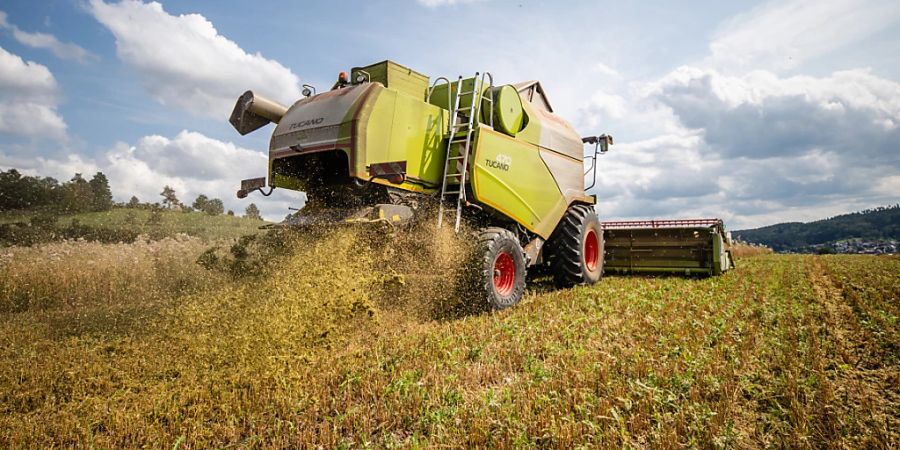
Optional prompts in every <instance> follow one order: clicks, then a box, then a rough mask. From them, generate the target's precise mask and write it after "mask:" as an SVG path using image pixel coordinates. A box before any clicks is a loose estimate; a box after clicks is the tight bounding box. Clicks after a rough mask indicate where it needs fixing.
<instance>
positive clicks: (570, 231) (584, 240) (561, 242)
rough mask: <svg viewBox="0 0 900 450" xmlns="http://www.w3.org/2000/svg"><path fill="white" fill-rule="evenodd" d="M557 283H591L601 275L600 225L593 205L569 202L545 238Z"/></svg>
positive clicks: (567, 284) (601, 243)
mask: <svg viewBox="0 0 900 450" xmlns="http://www.w3.org/2000/svg"><path fill="white" fill-rule="evenodd" d="M546 250H547V252H548V256H549V259H550V265H551V268H552V270H553V279H554V281H555V282H556V284H557V285H558V286H562V287H569V286H574V285H577V284H594V283H596V282H597V281H599V280H600V277H601V276H602V275H603V229H602V228H601V227H600V219H599V218H597V214H595V213H594V208H593V207H590V206H587V205H572V206H570V207H569V209H568V210H567V211H566V215H565V216H563V218H562V220H561V221H560V222H559V224H558V225H557V226H556V230H554V231H553V234H552V235H551V236H550V239H549V240H548V241H547V249H546Z"/></svg>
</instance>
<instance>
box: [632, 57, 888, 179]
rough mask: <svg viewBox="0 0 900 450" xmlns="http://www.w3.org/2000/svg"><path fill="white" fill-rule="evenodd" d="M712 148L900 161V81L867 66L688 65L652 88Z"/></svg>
mask: <svg viewBox="0 0 900 450" xmlns="http://www.w3.org/2000/svg"><path fill="white" fill-rule="evenodd" d="M650 95H651V97H652V98H653V99H655V100H657V101H659V102H661V103H663V104H665V105H667V106H669V107H670V108H672V111H673V112H674V114H675V115H676V116H677V117H678V118H679V119H680V120H681V122H682V123H683V124H684V125H685V126H686V127H688V128H691V129H700V130H703V132H704V136H705V140H706V142H707V143H708V144H709V145H710V146H711V147H712V149H713V150H714V151H716V152H718V153H721V154H722V155H724V156H727V157H744V158H749V159H761V158H770V157H774V156H787V155H802V154H806V153H808V152H810V151H813V150H821V151H826V152H835V153H848V152H850V153H852V154H853V155H854V157H855V158H857V159H858V161H857V162H856V164H855V165H865V164H884V163H894V164H896V163H897V162H898V158H900V157H898V156H897V149H898V148H900V83H896V82H893V81H890V80H885V79H883V78H879V77H877V76H875V75H873V74H872V73H871V72H870V71H868V70H850V71H842V72H836V73H834V74H832V75H831V76H829V77H824V78H814V77H808V76H796V77H790V78H778V77H777V76H775V75H774V74H772V73H770V72H762V71H757V72H754V73H750V74H748V75H744V76H738V77H731V76H724V75H721V74H719V73H717V72H715V71H712V70H701V69H697V68H691V67H682V68H679V69H677V70H675V71H674V72H672V73H671V74H669V75H668V76H666V77H665V78H663V79H662V80H660V81H659V82H658V83H656V85H655V86H654V87H653V88H652V90H651V94H650Z"/></svg>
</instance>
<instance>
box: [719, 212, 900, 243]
mask: <svg viewBox="0 0 900 450" xmlns="http://www.w3.org/2000/svg"><path fill="white" fill-rule="evenodd" d="M732 234H733V235H734V237H735V238H737V239H740V240H742V241H746V242H752V243H757V244H765V245H767V246H769V247H772V248H773V249H774V250H775V251H790V250H796V249H802V248H808V247H812V246H815V245H823V244H829V243H833V242H837V241H841V240H847V239H864V240H873V241H874V240H895V241H896V240H900V205H893V206H887V207H879V208H874V209H867V210H864V211H860V212H855V213H850V214H844V215H840V216H835V217H831V218H829V219H824V220H817V221H815V222H808V223H800V222H789V223H779V224H776V225H769V226H767V227H762V228H756V229H752V230H738V231H735V232H733V233H732Z"/></svg>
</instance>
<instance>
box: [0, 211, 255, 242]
mask: <svg viewBox="0 0 900 450" xmlns="http://www.w3.org/2000/svg"><path fill="white" fill-rule="evenodd" d="M151 215H152V214H151V211H150V210H149V209H138V208H114V209H112V210H109V211H102V212H87V213H79V214H70V215H59V216H54V220H55V226H56V227H67V226H71V224H72V223H73V222H74V223H76V224H79V225H81V226H85V227H92V228H98V229H106V230H113V231H114V230H128V231H129V234H131V233H130V232H137V233H139V234H144V235H148V236H153V237H155V238H156V237H171V236H175V235H176V234H187V235H190V236H197V237H200V238H203V239H204V240H207V241H210V240H216V239H236V238H239V237H241V236H243V235H246V234H251V233H255V232H257V230H258V228H259V227H260V226H261V225H264V224H265V223H266V222H264V221H262V220H254V219H246V218H243V217H234V216H228V215H219V216H210V215H208V214H205V213H202V212H198V211H192V212H180V211H166V210H163V211H160V216H159V222H158V223H154V222H153V221H152V220H151V219H150V216H151ZM35 217H38V218H40V217H41V215H40V214H38V213H35V212H31V211H21V212H10V211H5V212H3V213H2V214H0V225H2V224H10V223H29V222H30V221H31V220H32V219H34V218H35Z"/></svg>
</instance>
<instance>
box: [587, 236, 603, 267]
mask: <svg viewBox="0 0 900 450" xmlns="http://www.w3.org/2000/svg"><path fill="white" fill-rule="evenodd" d="M584 265H585V266H587V269H588V270H590V271H591V272H593V271H595V270H597V266H599V265H600V238H598V237H597V233H596V232H595V231H594V230H588V232H587V236H585V238H584Z"/></svg>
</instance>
